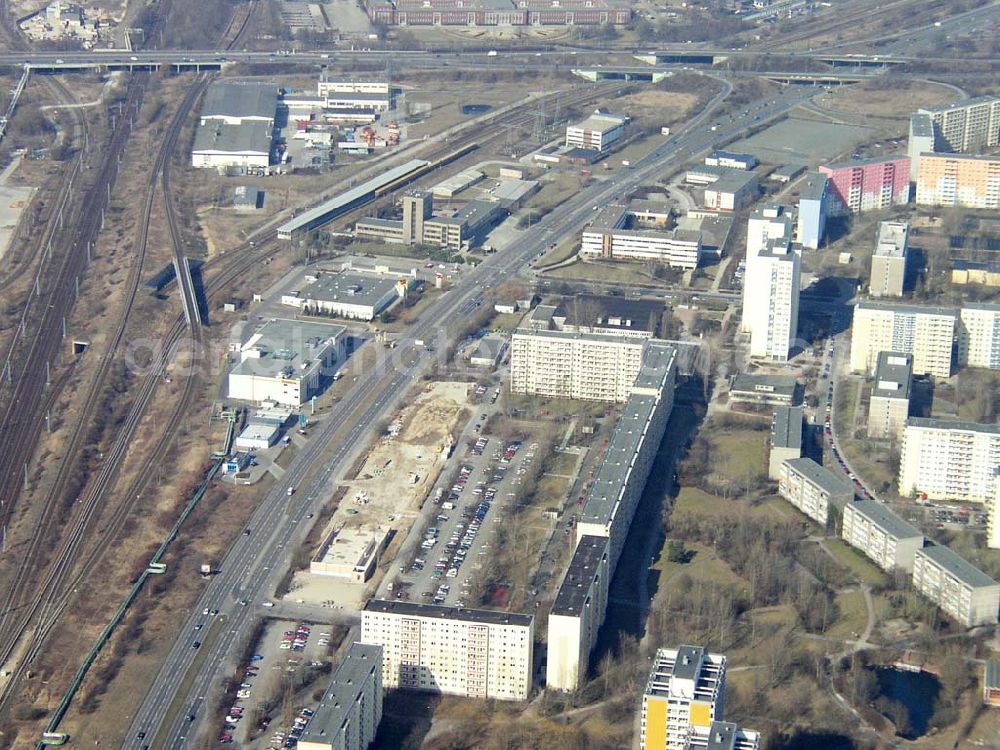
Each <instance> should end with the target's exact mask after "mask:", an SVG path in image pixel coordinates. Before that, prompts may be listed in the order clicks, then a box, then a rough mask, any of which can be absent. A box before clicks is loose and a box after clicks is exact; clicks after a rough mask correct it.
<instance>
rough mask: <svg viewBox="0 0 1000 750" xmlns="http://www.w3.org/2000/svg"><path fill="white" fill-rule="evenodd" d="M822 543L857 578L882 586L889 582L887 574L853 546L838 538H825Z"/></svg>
mask: <svg viewBox="0 0 1000 750" xmlns="http://www.w3.org/2000/svg"><path fill="white" fill-rule="evenodd" d="M823 545H824V546H825V547H826V548H827V549H828V550H830V552H832V553H833V556H834V557H836V558H837V561H838V562H840V563H841V564H842V565H843V566H844V567H845V568H847V569H848V570H850V571H851V572H852V573H853V574H854V575H855V576H857V578H858V580H860V581H861V582H863V583H867V584H870V585H872V586H883V585H885V584H887V583H888V582H889V576H887V575H886V574H885V573H884V572H883V571H882V570H880V569H879V568H878V567H877V566H876V565H875V564H874V563H873V562H871V561H870V560H869V559H868V558H867V557H865V556H864V555H862V554H861V553H860V552H858V551H857V550H856V549H854V548H853V547H849V546H847V544H845V543H844V542H842V541H841V540H840V539H826V540H824V541H823Z"/></svg>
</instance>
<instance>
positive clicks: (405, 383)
mask: <svg viewBox="0 0 1000 750" xmlns="http://www.w3.org/2000/svg"><path fill="white" fill-rule="evenodd" d="M729 90H730V89H729V86H728V84H727V85H726V88H725V90H723V91H722V92H720V94H719V95H718V96H717V97H716V98H715V99H714V100H713V101H712V102H711V103H710V104H709V106H708V107H706V108H705V109H704V110H703V111H702V112H701V113H700V114H699V115H698V116H697V117H695V118H694V119H693V120H691V121H690V122H689V124H688V125H687V126H686V128H685V129H684V130H682V131H681V132H680V133H678V134H677V135H676V136H673V137H671V138H669V139H667V140H666V141H665V142H664V143H663V144H662V145H660V146H659V147H657V148H656V149H654V150H653V151H652V152H651V153H649V154H648V155H646V156H645V157H643V158H642V159H640V160H638V162H637V163H636V164H635V166H634V167H633V169H631V170H628V171H624V172H621V173H617V174H615V175H613V176H611V177H609V178H607V179H605V180H602V181H596V182H594V183H593V184H592V185H590V186H588V187H587V188H585V189H583V190H581V191H580V192H579V193H577V194H576V195H575V196H573V197H572V198H570V199H569V200H567V201H566V202H565V203H564V204H562V205H561V206H560V207H559V208H557V209H556V210H554V211H552V212H550V213H549V214H547V215H546V216H545V217H544V218H543V219H542V221H540V222H539V223H538V224H537V225H536V226H535V227H533V228H532V229H530V230H528V231H526V232H525V233H524V235H523V236H522V237H521V239H520V241H519V242H518V243H517V244H516V245H515V246H514V247H511V248H510V249H508V250H506V251H504V252H503V253H499V254H497V255H494V256H490V257H489V258H488V259H487V260H486V261H485V262H483V263H482V264H481V265H480V266H478V267H477V268H475V269H474V270H471V271H469V272H467V273H466V274H465V275H464V276H463V278H462V280H461V281H460V282H459V283H458V285H457V286H456V287H455V288H453V289H452V290H451V291H449V292H448V293H446V294H445V295H444V296H443V297H442V298H441V299H440V300H438V301H437V302H436V303H435V304H434V305H432V306H431V307H429V308H428V309H427V310H426V311H425V312H424V313H423V314H422V315H421V317H420V318H419V319H418V321H417V322H416V323H415V324H414V325H413V326H411V328H410V329H409V331H408V332H407V334H406V335H405V336H403V337H401V338H399V339H397V346H396V348H395V349H393V350H386V352H388V353H389V358H388V359H386V360H384V361H382V362H381V363H380V364H379V365H378V366H377V367H376V369H375V370H374V371H372V372H368V373H364V374H363V375H361V376H359V378H358V380H357V382H356V383H355V384H354V386H353V387H352V388H351V389H350V391H349V392H348V393H346V394H345V395H344V397H343V398H342V399H341V401H340V405H341V409H340V410H339V411H337V412H336V413H334V414H332V415H331V417H330V418H329V419H328V420H326V421H325V422H324V423H323V425H322V427H321V428H320V430H318V431H317V432H316V433H314V436H313V439H312V440H311V441H310V442H309V444H308V445H307V447H306V448H305V449H304V450H303V451H302V453H301V454H299V456H298V457H297V458H296V460H295V461H294V463H293V464H292V465H291V466H290V467H289V469H288V471H287V472H286V474H285V475H284V477H283V478H282V479H281V481H279V482H277V483H276V485H275V486H274V487H273V488H272V490H271V491H270V493H269V494H268V495H267V496H266V497H265V498H264V500H263V501H262V502H261V504H260V506H259V507H258V509H257V511H256V512H255V513H254V515H253V518H252V520H251V521H250V524H249V525H250V528H251V535H250V536H244V535H241V536H239V537H238V538H237V540H236V542H235V543H234V544H233V546H232V548H231V549H230V551H229V553H228V554H227V555H226V557H225V559H224V560H223V561H222V564H221V566H220V570H219V573H218V574H217V575H216V576H215V577H214V578H213V580H212V581H211V583H210V584H209V585H208V587H207V588H206V590H205V591H204V592H203V595H202V597H201V598H200V600H199V602H198V604H197V606H196V607H195V610H194V612H193V613H192V614H191V615H190V617H189V618H188V620H187V622H186V623H185V624H184V626H183V627H182V630H181V634H180V636H179V637H178V639H177V641H176V642H175V643H174V645H173V647H172V649H171V650H170V652H169V654H168V656H167V658H166V660H165V662H164V664H163V666H162V667H161V669H160V672H159V673H158V674H157V676H156V678H155V680H154V681H153V684H152V686H151V688H150V690H149V692H148V694H147V695H146V697H145V700H144V701H143V703H142V705H141V707H140V708H139V710H138V712H137V714H136V716H135V717H134V718H133V721H132V726H131V729H130V731H129V733H128V735H127V736H126V738H125V740H124V742H123V747H124V748H129V749H130V750H138V749H139V748H142V747H143V746H145V745H147V744H151V743H152V742H153V741H154V739H155V740H156V744H157V746H158V747H159V746H162V747H166V748H182V747H185V746H187V745H188V744H189V743H191V742H192V741H193V739H194V736H195V732H196V731H198V729H199V727H200V720H201V719H202V718H204V715H205V714H206V713H207V711H206V710H204V709H205V708H207V707H211V706H212V705H213V704H214V701H215V700H216V699H217V698H218V697H219V694H220V690H221V683H222V681H223V680H224V678H225V676H226V675H227V674H229V673H231V671H232V668H233V667H234V666H235V664H234V662H233V659H235V658H236V655H237V654H238V652H239V650H240V647H241V645H242V644H243V642H244V641H245V639H246V638H247V637H248V636H249V634H250V631H251V629H252V625H253V620H254V616H255V609H256V607H255V606H254V605H255V604H258V603H259V602H260V601H261V600H262V599H264V598H267V597H268V596H269V595H270V594H271V592H272V591H273V588H274V586H275V584H276V582H277V579H278V578H279V577H280V575H281V573H282V570H283V569H284V567H285V566H286V565H287V561H288V559H289V556H290V553H291V551H292V549H293V548H294V547H295V545H296V544H299V543H301V541H302V539H303V537H304V536H305V533H306V523H305V522H306V521H307V516H308V515H309V514H310V513H316V511H317V510H318V509H319V507H320V506H321V505H322V503H323V502H325V501H326V499H327V497H328V496H329V494H330V492H331V490H332V484H333V480H335V479H337V478H339V477H340V476H341V474H342V473H343V471H344V470H346V468H347V467H348V466H350V465H351V463H352V462H353V460H354V459H355V458H356V456H357V455H359V454H360V452H361V451H362V450H364V449H365V448H366V446H367V443H368V442H369V440H370V438H371V437H372V430H373V426H374V425H376V424H378V423H379V422H380V420H381V419H382V417H384V416H385V415H387V414H390V413H391V412H392V411H393V410H395V409H396V408H397V406H398V405H399V401H400V400H401V399H402V397H403V396H404V395H405V394H406V393H407V392H408V391H409V390H410V388H411V387H412V386H413V385H414V384H415V383H416V382H417V380H418V378H419V377H420V376H421V375H422V374H423V373H424V372H425V371H426V370H427V369H428V368H429V366H430V364H431V361H432V359H433V357H435V356H439V354H438V353H440V352H443V351H445V349H446V347H445V346H443V345H441V344H442V343H443V341H444V340H445V339H450V338H453V336H454V335H455V331H453V330H452V331H450V330H449V329H448V326H449V324H451V325H452V326H453V327H456V328H457V325H458V324H460V323H461V318H462V316H463V315H464V314H465V313H467V312H468V311H469V310H470V309H471V308H474V307H475V305H476V303H477V301H478V300H479V299H480V298H481V296H482V294H483V291H484V290H485V289H490V288H494V287H496V286H497V285H498V284H500V283H501V282H502V281H504V280H505V279H507V278H510V277H511V276H513V275H514V274H516V273H517V272H518V271H519V270H521V269H522V268H523V267H524V266H526V265H527V264H528V263H529V262H530V261H531V260H532V259H534V258H536V257H538V256H540V255H541V254H542V253H543V252H545V250H546V249H547V248H548V247H549V246H550V244H551V243H552V242H553V241H556V240H557V239H559V238H562V237H564V236H567V235H568V234H571V233H573V232H576V231H578V230H579V228H581V227H582V226H583V225H584V224H585V223H586V222H587V221H588V220H589V219H590V217H591V216H592V212H593V210H594V208H595V207H598V206H601V205H604V204H606V203H608V202H610V201H612V200H615V199H617V198H619V197H620V196H621V195H622V194H624V193H627V192H628V191H630V190H632V189H634V188H636V187H638V186H639V185H640V184H642V183H644V182H646V181H648V180H650V179H655V178H656V177H658V176H659V175H660V174H661V173H662V171H663V170H664V168H665V167H666V166H667V164H668V163H669V162H671V161H676V160H686V159H688V158H690V157H691V156H693V155H695V154H698V153H700V152H702V151H704V150H707V149H710V148H712V147H714V146H716V145H718V144H721V143H724V142H727V141H729V140H732V139H733V138H735V137H737V136H739V135H741V134H742V133H743V132H745V131H746V129H747V128H748V127H751V126H753V125H756V124H758V123H760V122H764V121H767V120H768V119H771V118H773V117H776V116H778V115H780V114H782V113H783V112H785V111H787V110H788V109H790V108H791V107H793V106H795V105H796V104H798V103H800V102H802V101H804V100H806V99H807V98H809V97H810V96H811V95H812V93H811V92H803V91H801V90H786V91H783V92H781V93H780V94H778V95H776V96H774V97H773V98H771V99H769V100H763V101H760V102H756V103H754V104H751V105H750V106H749V107H747V109H745V110H744V112H743V113H742V114H740V115H737V116H736V117H735V118H734V119H733V120H732V121H728V120H727V121H726V122H725V123H723V122H722V121H719V122H710V117H711V113H712V110H713V109H714V107H715V106H716V105H717V104H718V103H719V102H721V101H722V99H723V98H724V97H725V96H726V95H727V94H728V93H729ZM713 128H714V130H713ZM416 340H425V341H426V340H435V341H438V343H439V345H438V346H436V347H435V348H434V352H429V351H427V350H426V348H424V347H416V346H415V345H414V342H415V341H416ZM331 446H334V447H333V448H332V450H331ZM321 460H322V462H323V463H322V468H321V469H319V470H318V473H316V474H315V476H310V474H311V472H313V469H314V466H316V465H317V464H318V463H319V462H320V461H321ZM307 480H308V484H307V485H306V484H305V483H306V481H307ZM289 489H292V490H293V494H292V495H291V496H289V495H288V490H289ZM204 609H209V610H218V612H219V613H220V614H219V619H218V621H217V622H215V624H214V625H206V627H205V629H203V630H202V631H198V632H200V633H204V634H205V635H204V636H203V638H204V641H203V642H202V645H201V646H200V648H194V647H193V642H194V640H195V639H194V636H193V634H194V633H195V632H196V631H195V625H197V624H198V623H199V622H204V621H205V616H204V615H202V611H203V610H204ZM196 661H197V664H196ZM189 672H190V674H189ZM192 715H193V717H194V718H193V719H189V718H188V717H189V716H192ZM139 733H142V734H143V737H142V738H140V737H139Z"/></svg>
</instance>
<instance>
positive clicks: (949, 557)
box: [917, 544, 997, 588]
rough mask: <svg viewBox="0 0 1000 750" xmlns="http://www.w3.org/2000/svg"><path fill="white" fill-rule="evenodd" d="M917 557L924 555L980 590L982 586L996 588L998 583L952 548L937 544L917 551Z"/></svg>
mask: <svg viewBox="0 0 1000 750" xmlns="http://www.w3.org/2000/svg"><path fill="white" fill-rule="evenodd" d="M917 555H924V556H925V557H927V558H928V559H929V560H931V561H932V562H934V563H936V564H937V565H938V566H939V567H940V568H942V569H944V570H945V572H947V573H949V574H950V575H952V576H954V577H955V578H957V579H958V580H959V581H961V582H962V583H964V584H965V585H966V586H969V587H972V588H979V587H980V586H996V585H997V582H996V581H994V580H993V579H992V578H990V577H989V576H988V575H986V574H985V573H984V572H983V571H981V570H980V569H979V568H977V567H976V566H975V565H973V564H972V563H970V562H969V561H968V560H966V559H965V558H964V557H961V556H960V555H958V554H957V553H955V552H954V551H952V549H951V548H950V547H945V546H943V545H940V544H935V545H933V546H930V547H924V548H923V549H918V550H917Z"/></svg>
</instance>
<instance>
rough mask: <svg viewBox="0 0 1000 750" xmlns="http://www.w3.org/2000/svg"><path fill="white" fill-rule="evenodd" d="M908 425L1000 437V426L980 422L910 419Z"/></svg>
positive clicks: (930, 418)
mask: <svg viewBox="0 0 1000 750" xmlns="http://www.w3.org/2000/svg"><path fill="white" fill-rule="evenodd" d="M906 424H907V425H913V426H914V427H927V428H929V429H932V430H963V431H965V432H988V433H991V434H993V435H1000V424H981V423H979V422H965V421H962V420H958V419H955V420H952V419H935V418H933V417H910V418H909V419H907V420H906Z"/></svg>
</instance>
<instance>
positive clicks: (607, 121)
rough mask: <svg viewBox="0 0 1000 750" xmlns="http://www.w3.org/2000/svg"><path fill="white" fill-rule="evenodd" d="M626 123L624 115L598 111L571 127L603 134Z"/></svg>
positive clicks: (626, 119) (626, 118)
mask: <svg viewBox="0 0 1000 750" xmlns="http://www.w3.org/2000/svg"><path fill="white" fill-rule="evenodd" d="M546 7H548V6H546ZM626 122H628V117H627V116H626V115H613V114H611V113H610V112H601V111H599V110H598V111H596V112H593V113H592V114H590V115H589V116H588V117H587V119H585V120H583V121H581V122H578V123H575V124H574V125H572V126H571V127H575V128H582V129H584V130H593V131H597V132H599V133H604V132H606V131H608V130H613V129H614V128H617V127H618V126H619V125H624V124H625V123H626Z"/></svg>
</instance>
